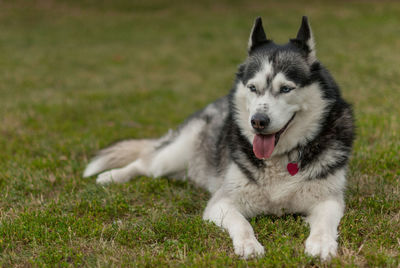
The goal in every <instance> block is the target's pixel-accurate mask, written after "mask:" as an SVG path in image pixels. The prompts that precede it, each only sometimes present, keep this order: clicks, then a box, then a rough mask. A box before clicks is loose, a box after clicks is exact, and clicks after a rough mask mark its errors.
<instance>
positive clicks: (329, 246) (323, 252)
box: [306, 235, 337, 261]
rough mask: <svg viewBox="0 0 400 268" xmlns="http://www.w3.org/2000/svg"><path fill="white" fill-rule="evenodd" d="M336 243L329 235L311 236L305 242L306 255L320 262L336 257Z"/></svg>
mask: <svg viewBox="0 0 400 268" xmlns="http://www.w3.org/2000/svg"><path fill="white" fill-rule="evenodd" d="M336 250H337V242H336V240H335V239H334V238H332V237H331V236H329V235H313V236H310V237H308V238H307V240H306V253H307V254H309V255H311V256H313V257H320V258H321V259H322V260H324V261H325V260H329V259H330V257H335V256H336Z"/></svg>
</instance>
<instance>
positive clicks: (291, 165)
mask: <svg viewBox="0 0 400 268" xmlns="http://www.w3.org/2000/svg"><path fill="white" fill-rule="evenodd" d="M286 168H287V170H288V171H289V174H290V175H292V176H294V175H296V174H297V172H299V166H298V165H297V163H289V164H287V166H286Z"/></svg>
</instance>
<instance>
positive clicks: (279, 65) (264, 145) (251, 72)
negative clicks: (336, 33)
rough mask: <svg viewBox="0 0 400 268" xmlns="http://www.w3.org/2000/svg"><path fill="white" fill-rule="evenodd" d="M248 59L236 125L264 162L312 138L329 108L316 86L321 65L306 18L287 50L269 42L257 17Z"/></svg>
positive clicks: (239, 83)
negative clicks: (315, 73) (317, 68)
mask: <svg viewBox="0 0 400 268" xmlns="http://www.w3.org/2000/svg"><path fill="white" fill-rule="evenodd" d="M248 54H249V56H248V58H247V59H246V61H245V62H244V63H243V64H242V65H240V67H239V71H238V74H237V84H236V91H235V94H234V99H233V100H234V101H233V102H234V106H235V110H236V121H237V123H238V124H239V126H240V127H241V129H242V131H243V133H244V134H245V136H247V137H248V139H249V140H250V141H251V142H252V143H253V151H254V153H255V155H256V157H257V158H264V159H265V158H269V157H271V155H272V154H279V153H284V152H286V151H288V150H290V149H292V148H293V147H295V146H297V145H299V143H301V141H302V140H304V141H305V140H306V139H307V138H310V136H312V135H313V133H315V132H316V131H317V129H318V127H319V120H320V118H321V116H322V114H323V110H324V107H325V106H326V101H325V100H324V99H323V98H322V93H321V90H320V89H319V85H318V82H317V81H313V80H315V79H313V76H312V69H313V66H315V64H318V61H317V58H316V54H315V48H314V39H313V35H312V31H311V28H310V25H309V23H308V20H307V17H303V19H302V23H301V26H300V29H299V30H298V33H297V36H296V38H294V39H290V41H289V42H288V43H287V44H284V45H277V44H275V43H274V42H273V41H272V40H270V39H268V38H267V36H266V34H265V31H264V28H263V26H262V22H261V18H257V19H256V20H255V23H254V26H253V28H252V30H251V34H250V39H249V43H248ZM295 135H296V137H295ZM279 141H281V142H279Z"/></svg>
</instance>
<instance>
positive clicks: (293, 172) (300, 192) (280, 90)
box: [84, 17, 354, 260]
mask: <svg viewBox="0 0 400 268" xmlns="http://www.w3.org/2000/svg"><path fill="white" fill-rule="evenodd" d="M353 126H354V123H353V114H352V109H351V107H350V105H349V104H347V103H346V102H345V101H344V100H343V99H342V97H341V94H340V92H339V87H338V86H337V84H336V83H335V81H334V80H333V78H332V77H331V75H330V74H329V72H328V71H327V70H326V69H325V68H324V67H323V66H322V65H321V63H320V62H319V61H318V59H317V57H316V53H315V47H314V40H313V35H312V32H311V29H310V26H309V23H308V20H307V17H303V19H302V23H301V26H300V29H299V31H298V33H297V36H296V38H294V39H290V41H289V42H288V43H287V44H285V45H277V44H275V43H274V42H273V41H272V40H270V39H268V38H267V36H266V34H265V32H264V29H263V26H262V22H261V18H257V19H256V20H255V23H254V26H253V28H252V30H251V35H250V40H249V42H248V57H247V59H246V60H245V61H244V63H243V64H241V65H240V66H239V68H238V71H237V74H236V79H235V82H234V86H233V88H232V90H231V91H230V93H229V94H228V95H227V96H225V97H222V98H220V99H218V100H216V101H215V102H213V103H211V104H209V105H208V106H206V107H205V108H204V109H203V110H201V111H199V112H197V113H195V114H193V115H192V116H190V117H189V118H188V119H187V120H186V121H185V122H184V123H183V124H182V125H181V126H179V127H178V129H177V130H175V131H170V132H169V133H168V134H166V135H165V136H164V137H162V138H160V139H141V140H127V141H123V142H119V143H117V144H115V145H113V146H111V147H109V148H106V149H103V150H102V151H100V152H99V153H98V155H97V156H96V157H95V158H94V159H93V160H92V161H91V162H90V163H89V165H88V166H87V168H86V170H85V171H84V177H88V176H92V175H95V174H98V173H100V172H102V171H103V173H101V174H100V175H98V177H97V183H100V184H107V183H112V182H114V183H123V182H127V181H129V180H130V179H131V178H133V177H135V176H138V175H144V176H151V177H160V176H170V177H174V178H186V177H188V179H189V180H191V181H193V182H194V183H195V184H197V185H198V186H200V187H202V188H204V189H206V190H208V191H209V192H210V193H211V194H212V198H211V200H210V201H209V202H208V204H207V207H206V209H205V211H204V214H203V218H204V220H209V221H212V222H214V223H215V224H217V225H218V226H221V227H223V228H224V229H226V230H227V231H228V232H229V235H230V237H231V238H232V241H233V247H234V250H235V253H236V254H237V255H239V256H241V257H243V258H250V257H258V256H262V255H263V254H264V248H263V246H262V245H261V244H260V243H259V242H258V241H257V239H256V236H255V235H254V231H253V228H252V227H251V225H250V223H249V222H248V221H247V219H248V218H251V217H254V216H256V215H259V214H274V215H282V214H284V213H300V214H303V215H305V216H306V221H307V222H308V223H309V225H310V228H311V231H310V236H309V237H308V238H307V240H306V241H305V252H306V253H307V254H310V255H312V256H318V257H320V258H321V259H323V260H326V259H329V258H330V257H331V256H335V254H336V250H337V242H336V238H337V227H338V224H339V222H340V219H341V217H342V215H343V210H344V207H345V204H344V198H343V191H344V189H345V186H346V178H345V177H346V166H347V163H348V160H349V157H350V153H351V150H352V143H353V138H354V127H353ZM106 170H108V171H106ZM104 171H105V172H104Z"/></svg>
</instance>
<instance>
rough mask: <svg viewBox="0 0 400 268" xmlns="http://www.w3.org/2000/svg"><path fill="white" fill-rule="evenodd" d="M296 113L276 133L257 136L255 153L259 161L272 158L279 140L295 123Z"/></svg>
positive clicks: (255, 138)
mask: <svg viewBox="0 0 400 268" xmlns="http://www.w3.org/2000/svg"><path fill="white" fill-rule="evenodd" d="M295 115H296V113H294V114H293V116H292V117H291V118H290V120H289V121H288V122H287V123H286V125H285V126H284V127H283V128H282V129H281V130H279V131H278V132H276V133H272V134H256V135H255V136H254V139H253V152H254V154H255V156H256V157H257V158H258V159H267V158H270V157H271V155H272V153H273V152H274V149H275V146H276V145H277V144H278V141H279V138H280V137H281V135H282V133H283V132H284V131H285V130H286V128H287V127H288V125H289V124H290V122H292V121H293V119H294V117H295Z"/></svg>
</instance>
